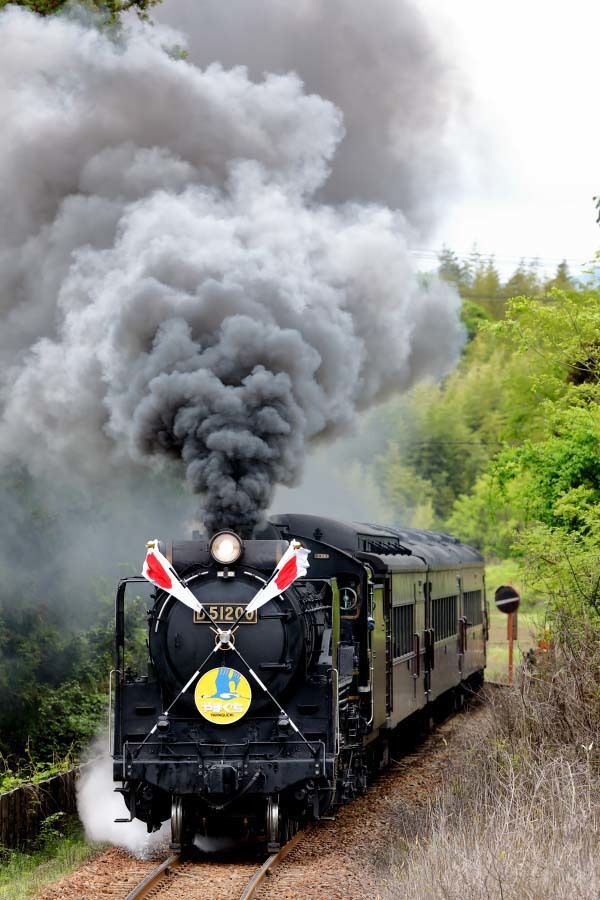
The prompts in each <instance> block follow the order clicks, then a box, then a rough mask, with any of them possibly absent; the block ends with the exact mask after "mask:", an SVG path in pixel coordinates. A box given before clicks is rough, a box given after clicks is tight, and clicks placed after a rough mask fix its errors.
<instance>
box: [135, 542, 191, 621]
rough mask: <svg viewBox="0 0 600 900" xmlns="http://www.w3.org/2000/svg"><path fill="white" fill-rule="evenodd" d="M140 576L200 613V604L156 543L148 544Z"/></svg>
mask: <svg viewBox="0 0 600 900" xmlns="http://www.w3.org/2000/svg"><path fill="white" fill-rule="evenodd" d="M142 575H143V576H144V578H146V579H147V580H148V581H150V582H152V584H155V585H156V587H159V588H162V589H163V591H166V592H167V593H168V594H171V596H173V597H175V598H176V599H177V600H180V601H181V602H182V603H185V605H186V606H189V607H190V609H194V610H196V612H202V604H201V603H200V601H199V600H198V599H197V598H196V597H194V595H193V594H192V592H191V590H190V589H189V587H188V586H187V585H186V584H184V582H183V581H181V579H180V578H179V575H178V574H177V572H176V571H175V569H174V568H173V566H172V565H171V563H170V562H169V560H168V559H167V558H166V556H163V555H162V553H161V552H160V550H159V549H158V541H152V542H151V543H149V544H148V552H147V553H146V559H145V560H144V565H143V566H142Z"/></svg>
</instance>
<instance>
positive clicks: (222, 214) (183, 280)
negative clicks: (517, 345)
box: [0, 8, 462, 530]
mask: <svg viewBox="0 0 600 900" xmlns="http://www.w3.org/2000/svg"><path fill="white" fill-rule="evenodd" d="M410 21H411V20H409V24H410ZM411 27H412V26H411ZM409 30H410V29H409ZM181 41H182V38H181V37H180V36H178V35H176V34H173V33H171V32H169V31H167V30H166V29H164V28H163V27H159V28H155V29H152V28H147V27H144V26H141V25H135V26H134V27H133V28H132V30H131V33H130V34H129V35H128V36H127V37H126V38H123V39H122V40H121V41H120V42H119V43H111V41H110V40H109V39H108V38H107V37H105V36H102V35H101V34H98V33H97V32H95V31H94V30H92V29H88V28H86V27H84V26H82V25H80V24H77V23H75V22H69V21H66V20H60V19H47V20H40V19H38V18H36V17H35V16H33V15H32V14H30V13H28V12H25V11H23V10H20V9H16V8H8V9H7V10H5V11H4V12H2V13H1V14H0V42H1V44H2V47H3V54H2V62H1V68H2V73H1V74H2V77H1V79H0V108H2V110H3V112H4V127H3V139H2V142H1V143H0V226H1V227H0V303H1V311H2V317H3V327H2V332H1V334H0V369H1V372H2V375H1V376H0V377H1V382H0V409H1V419H0V448H1V450H0V452H1V453H2V456H3V459H4V461H5V462H9V461H14V460H15V459H18V460H20V461H21V462H23V463H25V464H26V465H27V466H28V467H29V469H30V471H31V472H33V473H34V475H36V474H44V475H47V474H48V473H51V472H53V471H62V472H68V474H69V477H70V478H77V477H78V478H80V479H81V480H82V482H84V483H87V484H94V483H96V484H98V483H102V482H103V481H105V480H106V478H107V476H111V474H112V473H114V472H115V471H125V470H128V469H129V468H133V469H134V470H135V469H136V468H137V469H138V470H139V468H140V466H146V467H148V468H149V469H151V470H154V471H156V470H160V468H161V467H162V466H164V464H165V460H167V459H169V458H172V459H174V460H175V461H176V464H178V465H180V466H181V467H183V468H184V470H185V472H186V475H187V478H188V481H189V483H190V484H191V486H192V488H193V490H194V491H196V492H198V493H200V494H202V495H203V500H204V504H205V521H206V524H207V527H208V528H209V530H213V529H214V528H215V527H220V526H226V525H235V526H236V527H242V528H245V529H246V530H249V529H251V528H252V526H253V525H254V524H255V523H256V522H257V521H259V520H260V518H261V515H262V514H263V512H264V510H265V509H266V508H267V506H268V504H269V502H270V500H271V497H272V494H273V490H274V488H275V485H276V484H277V483H281V484H287V485H289V484H293V483H294V482H295V480H296V479H297V477H298V474H299V472H300V470H301V466H302V463H303V459H304V456H305V452H306V446H307V443H308V442H310V441H312V440H314V439H317V438H320V437H327V436H330V435H333V434H335V433H336V432H338V431H339V430H341V429H344V428H346V427H347V426H348V424H349V423H350V422H351V421H352V419H353V417H354V415H355V412H356V410H359V409H363V408H366V407H368V406H369V405H370V404H372V403H373V402H374V401H376V400H378V399H379V398H381V397H383V396H385V395H386V394H387V393H389V392H390V391H393V390H397V389H399V388H403V387H406V386H408V385H410V384H411V383H412V382H413V381H414V380H415V379H417V378H419V377H421V376H423V375H426V374H431V375H434V376H439V375H442V374H443V373H445V372H447V371H448V369H449V368H450V367H451V366H452V364H453V363H454V361H455V359H456V357H457V354H458V351H459V348H460V344H461V340H462V329H461V326H460V324H459V319H458V307H459V300H458V297H457V296H456V295H455V294H454V293H453V292H452V291H451V290H450V289H449V288H448V287H447V286H445V285H443V284H439V283H437V282H435V281H431V282H430V283H429V285H427V286H423V285H421V284H420V283H419V281H418V279H417V278H416V277H415V274H414V272H413V269H412V265H411V262H410V259H409V256H408V253H407V249H406V241H407V233H408V226H407V224H406V221H405V219H404V217H403V215H402V214H401V213H399V212H392V211H390V210H389V209H387V208H384V207H381V206H377V205H360V204H357V203H345V204H340V205H338V206H336V207H331V206H327V205H323V204H322V203H319V202H317V201H316V199H315V197H316V195H317V193H318V192H319V190H320V189H321V188H322V186H323V185H324V184H326V183H327V178H328V174H329V171H330V167H331V166H333V172H334V174H335V172H336V168H335V166H336V163H335V159H334V155H335V151H336V147H337V145H338V144H339V142H340V140H341V139H342V137H343V134H344V130H343V123H342V116H341V114H340V112H339V110H338V109H337V108H336V107H335V106H334V105H333V104H332V103H330V102H329V101H328V100H325V99H323V98H321V97H319V96H315V95H307V94H306V93H304V90H303V86H302V83H301V82H300V80H299V79H298V77H296V76H294V75H282V76H275V75H267V76H265V77H264V78H263V79H262V80H260V81H259V82H257V83H254V82H252V81H250V80H249V77H248V74H247V72H246V71H245V70H244V69H242V68H237V69H231V70H225V69H223V68H222V67H221V66H219V65H212V66H209V67H208V68H207V69H205V70H201V69H199V68H196V67H195V66H194V65H192V64H190V63H189V62H186V61H184V60H181V59H179V58H176V56H175V55H174V54H172V53H169V52H168V50H166V49H165V47H168V46H173V45H174V44H176V43H178V42H181ZM411 127H415V122H414V121H413V120H411ZM370 146H371V144H370V140H369V141H366V143H365V153H366V154H368V153H369V147H370ZM365 165H367V166H369V165H371V161H370V159H369V158H368V156H366V157H365ZM417 168H418V166H417ZM340 184H341V182H340ZM336 190H341V188H339V189H336ZM347 196H349V195H347ZM340 197H341V195H340V194H339V193H338V198H340Z"/></svg>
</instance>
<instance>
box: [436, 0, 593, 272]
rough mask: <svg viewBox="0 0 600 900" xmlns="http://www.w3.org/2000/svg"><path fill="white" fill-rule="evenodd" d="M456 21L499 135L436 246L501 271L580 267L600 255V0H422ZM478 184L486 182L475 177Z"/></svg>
mask: <svg viewBox="0 0 600 900" xmlns="http://www.w3.org/2000/svg"><path fill="white" fill-rule="evenodd" d="M432 4H433V5H435V6H436V7H437V9H438V13H439V14H441V16H442V17H444V16H446V17H447V19H448V20H449V25H450V28H451V29H452V30H453V31H454V37H453V38H452V39H451V43H452V45H455V46H457V48H459V55H458V60H459V62H460V64H461V68H463V70H464V71H465V73H466V75H467V80H468V84H469V86H470V88H471V90H472V91H473V93H474V95H475V108H476V119H475V123H476V124H480V125H481V126H482V131H483V132H487V134H488V135H489V138H488V140H490V144H489V146H488V147H487V150H486V151H485V152H484V155H485V157H486V158H487V159H489V165H488V166H486V167H485V168H484V170H483V171H480V172H479V173H475V179H474V182H475V183H473V184H472V186H471V190H470V191H468V192H467V193H466V194H464V195H463V198H462V200H461V201H460V202H458V203H456V204H455V205H454V206H453V208H452V210H451V211H450V212H449V214H448V215H447V216H446V217H445V221H444V222H443V223H442V225H441V227H440V228H439V229H438V231H437V233H436V234H435V235H434V237H433V240H432V239H429V240H428V241H427V244H428V246H433V247H434V248H435V247H439V246H440V245H441V244H442V243H443V242H445V243H447V244H448V245H449V246H451V247H452V248H453V249H455V250H456V251H457V252H468V250H469V249H470V247H471V245H472V244H473V242H474V241H477V243H478V245H479V247H480V249H481V250H483V251H486V252H489V251H493V252H495V253H496V256H497V261H498V264H499V267H501V268H502V269H503V270H506V269H508V270H510V271H512V269H514V268H515V264H516V262H517V261H518V257H520V256H526V257H528V258H529V257H532V256H539V257H541V258H542V262H543V264H544V265H546V261H547V266H548V267H549V268H553V267H555V264H556V261H558V260H560V259H561V258H563V257H567V258H568V259H569V263H570V264H572V269H573V271H576V270H577V266H576V263H577V261H581V262H583V261H586V260H589V259H590V258H592V257H593V256H594V254H595V253H596V251H597V250H598V249H600V228H599V227H598V225H597V224H596V222H595V209H594V205H593V200H592V197H593V196H594V195H595V194H597V193H600V116H599V113H598V108H599V105H600V79H599V78H598V74H597V72H598V56H599V40H600V5H599V4H597V3H595V2H594V0H570V2H568V3H564V2H556V0H548V2H540V0H520V2H518V0H502V2H501V3H498V2H495V3H490V2H488V0H452V2H451V3H450V0H421V2H420V6H421V7H422V8H423V10H424V11H426V12H427V11H428V10H429V11H431V8H432ZM477 181H479V183H478V184H477V183H476V182H477Z"/></svg>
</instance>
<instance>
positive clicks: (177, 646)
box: [149, 532, 305, 716]
mask: <svg viewBox="0 0 600 900" xmlns="http://www.w3.org/2000/svg"><path fill="white" fill-rule="evenodd" d="M159 547H160V549H161V551H162V552H163V553H164V554H165V555H167V557H168V558H170V561H171V562H172V565H173V567H174V568H175V570H176V571H177V573H178V575H179V577H180V578H181V579H182V580H183V581H184V582H185V583H186V584H187V586H188V587H189V588H190V589H191V591H192V593H193V594H194V596H195V597H196V598H197V600H199V602H200V604H201V605H202V608H203V609H202V612H196V611H194V610H192V609H191V608H190V607H189V606H186V605H185V604H183V603H181V602H179V601H178V600H176V599H175V598H173V597H172V596H171V595H170V594H167V593H165V592H164V591H161V590H158V591H157V594H156V600H155V603H154V607H153V609H152V611H151V613H150V618H149V632H150V634H149V647H150V658H151V662H152V665H153V667H154V670H155V672H156V675H157V677H158V680H159V682H160V684H161V685H162V690H163V703H165V705H167V704H168V703H170V702H171V700H172V699H174V698H175V697H176V696H177V695H178V694H179V693H180V692H181V690H182V688H183V687H184V686H185V685H186V684H187V682H188V681H189V679H190V677H191V676H192V675H193V674H194V673H195V672H196V671H197V670H198V669H200V670H201V672H204V671H208V672H210V671H215V670H222V669H223V670H224V669H227V671H228V672H234V673H236V675H235V677H237V676H238V674H241V675H242V676H243V677H244V678H245V679H246V680H247V681H248V682H249V683H250V684H251V688H252V689H251V697H252V700H251V704H250V708H249V709H248V715H249V716H252V715H253V714H261V715H264V709H263V708H264V707H265V705H268V704H269V703H270V701H269V697H268V694H267V693H266V692H265V691H263V690H261V689H259V688H258V687H257V684H258V682H257V680H256V678H254V677H253V676H252V673H251V672H250V669H252V671H253V672H254V673H255V674H256V675H257V676H258V679H259V680H260V681H261V682H262V683H263V684H264V685H265V687H266V688H268V691H269V692H270V693H271V694H273V696H275V697H285V695H286V693H288V691H289V689H290V686H291V685H292V684H293V681H294V679H295V677H296V675H297V673H298V671H299V669H300V668H301V666H300V664H301V662H302V659H303V655H304V649H305V636H304V624H303V618H302V616H301V607H300V600H299V594H298V592H297V590H296V589H295V587H294V585H292V586H291V587H290V588H288V589H287V591H285V592H284V593H283V594H281V595H278V596H276V597H275V598H273V599H272V600H270V601H268V602H267V603H265V604H264V605H263V606H261V607H260V608H259V609H256V610H254V611H252V612H246V607H247V606H248V604H249V603H250V601H251V600H252V599H253V597H254V596H255V595H256V593H257V592H258V591H259V590H260V589H261V587H263V585H264V584H265V583H266V582H267V580H268V579H269V577H270V576H271V574H272V572H273V570H274V569H275V567H276V566H277V563H278V562H279V560H280V559H281V557H282V556H283V554H284V552H285V550H286V549H287V547H288V543H287V542H286V541H265V540H261V541H253V540H247V541H242V540H241V538H239V537H238V536H237V535H236V534H234V533H233V532H220V533H219V534H217V535H215V536H214V537H213V539H212V540H211V541H206V540H204V541H202V540H195V541H180V542H177V543H174V544H173V545H171V546H170V547H169V546H165V545H159ZM227 633H230V637H228V638H227V639H226V640H223V638H222V635H223V634H227ZM196 706H197V703H196V700H195V694H194V691H193V690H189V691H186V692H185V693H184V694H183V695H182V696H181V698H180V699H179V700H178V701H177V707H176V713H177V714H178V715H180V716H181V715H184V716H185V715H197V709H196ZM271 706H272V703H271Z"/></svg>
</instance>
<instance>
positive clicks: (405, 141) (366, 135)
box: [156, 0, 470, 228]
mask: <svg viewBox="0 0 600 900" xmlns="http://www.w3.org/2000/svg"><path fill="white" fill-rule="evenodd" d="M420 5H421V9H418V8H417V2H416V0H369V2H365V0H297V2H294V3H290V2H289V0H260V2H258V3H250V2H248V0H226V2H223V0H203V2H202V3H198V0H172V2H166V3H164V5H163V6H161V7H159V8H158V9H157V11H156V16H157V17H158V18H159V19H161V20H163V21H165V22H170V23H171V24H173V25H178V26H179V27H181V28H183V29H184V30H185V32H186V34H188V35H189V46H190V57H191V59H193V61H194V62H195V63H197V64H199V65H207V64H208V63H210V62H212V61H213V60H214V59H218V60H220V61H221V62H222V63H223V65H225V66H235V65H240V64H243V65H246V66H248V71H249V75H250V77H251V78H252V79H260V78H261V77H262V76H263V73H264V72H265V71H268V72H277V73H281V74H285V73H287V72H289V71H294V72H297V73H298V75H299V76H300V78H302V80H303V82H304V84H305V86H306V90H307V91H310V92H314V93H316V94H320V95H321V96H322V97H326V98H327V99H328V100H331V101H332V102H333V103H335V104H336V106H337V107H338V108H339V109H341V111H342V113H343V115H344V124H345V129H346V134H345V137H344V139H343V141H342V142H341V144H340V146H339V148H338V151H337V153H336V157H335V164H334V166H333V170H332V173H331V175H330V177H329V178H328V180H327V182H326V184H325V185H324V186H323V188H322V190H321V191H320V196H322V197H324V198H325V199H326V200H328V201H330V202H331V201H332V202H334V203H342V202H346V201H348V200H362V201H375V202H378V203H382V204H384V205H386V206H392V207H395V208H397V209H401V210H402V212H403V213H404V215H405V216H406V217H407V218H408V220H409V221H410V222H411V223H412V224H414V225H415V226H418V227H419V228H427V227H429V226H431V225H434V224H436V219H438V218H439V212H440V207H441V206H443V205H444V204H445V202H446V201H447V200H448V197H449V195H453V194H455V193H456V190H457V188H459V186H460V182H461V180H462V177H463V174H464V173H462V171H461V166H460V165H459V156H458V154H457V153H456V149H455V147H454V148H453V147H452V144H453V139H454V136H455V135H456V134H457V130H458V129H460V126H461V123H464V121H465V119H466V117H467V116H468V115H469V109H470V102H469V98H468V95H467V91H466V87H465V83H464V79H463V77H462V75H461V74H460V72H459V71H458V69H457V68H456V64H455V62H454V60H455V58H456V49H455V47H453V46H452V41H451V36H450V35H449V34H448V28H447V23H444V22H443V21H442V20H441V19H440V18H439V16H436V14H435V9H434V7H433V6H432V5H428V4H420ZM461 143H462V150H463V154H464V150H465V146H464V145H465V135H464V133H462V138H461Z"/></svg>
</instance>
